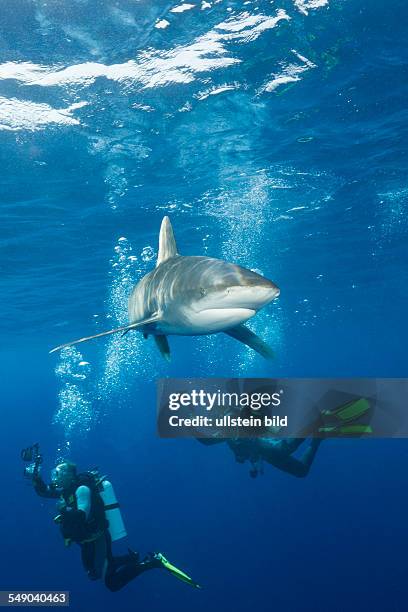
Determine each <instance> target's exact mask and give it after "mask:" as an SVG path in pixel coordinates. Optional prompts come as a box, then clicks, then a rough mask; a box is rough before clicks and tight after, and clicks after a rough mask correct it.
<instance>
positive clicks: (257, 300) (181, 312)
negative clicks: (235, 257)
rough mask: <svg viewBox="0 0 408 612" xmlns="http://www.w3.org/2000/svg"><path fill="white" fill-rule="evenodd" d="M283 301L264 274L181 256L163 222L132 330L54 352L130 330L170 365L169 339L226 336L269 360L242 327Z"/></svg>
mask: <svg viewBox="0 0 408 612" xmlns="http://www.w3.org/2000/svg"><path fill="white" fill-rule="evenodd" d="M278 295H279V288H278V287H277V286H276V285H275V284H274V283H272V282H271V281H269V280H267V279H266V278H264V277H263V276H261V275H260V274H257V273H256V272H252V271H251V270H247V269H246V268H242V267H241V266H237V265H235V264H231V263H227V262H225V261H222V260H220V259H214V258H211V257H190V256H183V255H179V254H178V252H177V246H176V241H175V239H174V234H173V228H172V226H171V223H170V219H169V218H168V217H164V219H163V221H162V224H161V228H160V237H159V255H158V258H157V263H156V268H155V269H154V270H152V271H151V272H149V273H148V274H146V276H144V277H143V278H142V279H141V280H140V281H139V282H138V283H137V285H135V287H134V288H133V291H132V293H131V295H130V297H129V303H128V309H129V321H130V323H129V324H128V325H124V326H122V327H117V328H116V329H111V330H109V331H105V332H102V333H99V334H95V335H94V336H88V337H86V338H80V339H79V340H74V341H73V342H68V343H67V344H62V345H60V346H57V347H56V348H54V349H52V351H50V352H51V353H53V352H54V351H58V350H59V349H62V348H65V347H67V346H71V345H73V344H79V343H80V342H86V341H87V340H93V339H94V338H100V337H101V336H107V335H108V334H115V333H117V332H122V333H127V332H128V331H130V330H132V329H137V330H138V331H140V332H142V333H143V335H144V336H145V338H147V337H148V335H149V334H151V335H153V336H154V339H155V341H156V344H157V347H158V349H159V351H160V352H161V354H162V355H163V357H165V358H166V359H167V360H170V348H169V343H168V341H167V336H168V335H171V334H174V335H178V336H199V335H204V334H216V333H218V332H224V333H225V334H228V335H229V336H232V337H233V338H235V339H236V340H239V341H240V342H243V343H244V344H246V345H247V346H249V347H251V348H252V349H254V350H255V351H257V352H258V353H260V354H261V355H262V356H263V357H265V358H266V359H268V358H271V357H272V350H271V349H270V348H269V346H268V345H267V344H266V343H265V342H263V340H261V338H259V337H258V336H257V335H256V334H254V333H253V332H252V331H251V330H249V329H248V328H247V327H245V325H243V324H244V323H245V322H246V321H248V319H251V318H252V317H253V316H254V315H255V314H256V313H257V312H258V310H260V309H261V308H262V307H263V306H266V304H269V303H270V302H272V300H274V299H275V298H276V297H278Z"/></svg>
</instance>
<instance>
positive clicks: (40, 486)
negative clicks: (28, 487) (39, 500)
mask: <svg viewBox="0 0 408 612" xmlns="http://www.w3.org/2000/svg"><path fill="white" fill-rule="evenodd" d="M33 485H34V491H35V492H36V493H37V495H39V496H40V497H48V498H50V499H57V498H58V497H59V496H60V494H59V492H58V490H57V489H56V488H55V487H53V486H52V485H47V484H46V483H45V482H44V481H43V479H42V478H41V476H40V475H37V476H36V477H35V478H33Z"/></svg>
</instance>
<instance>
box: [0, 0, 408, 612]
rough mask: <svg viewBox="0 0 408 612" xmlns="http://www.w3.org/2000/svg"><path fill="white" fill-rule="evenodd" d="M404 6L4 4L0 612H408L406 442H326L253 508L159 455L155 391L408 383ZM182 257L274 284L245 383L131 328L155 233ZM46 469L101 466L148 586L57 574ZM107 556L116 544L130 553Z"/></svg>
mask: <svg viewBox="0 0 408 612" xmlns="http://www.w3.org/2000/svg"><path fill="white" fill-rule="evenodd" d="M407 12H408V11H407V8H406V4H405V3H404V2H402V1H401V0H395V1H394V2H393V3H384V2H380V1H379V0H371V1H370V2H367V1H365V2H364V1H362V0H349V1H346V0H337V1H336V0H329V1H327V0H275V1H274V2H269V1H268V2H267V1H264V0H259V1H258V0H249V1H248V0H247V1H244V2H242V1H241V2H238V1H234V0H231V1H230V0H228V1H227V0H215V1H214V0H208V1H206V0H203V1H202V2H196V1H195V0H191V3H190V1H189V2H188V3H187V2H186V3H178V2H177V0H175V1H174V2H164V1H162V0H158V1H157V2H155V3H147V2H146V0H141V1H139V2H134V1H133V0H120V1H116V2H114V1H113V0H111V1H108V0H104V1H97V2H91V1H87V0H76V1H74V0H71V1H68V2H64V3H62V2H57V1H55V0H47V1H45V0H26V1H23V0H16V1H13V2H11V1H10V0H5V1H4V2H3V3H2V6H1V13H2V18H1V23H0V144H1V146H0V156H1V168H2V172H1V177H0V203H1V228H2V238H1V241H0V270H1V295H2V300H1V313H0V321H1V328H2V336H1V337H2V343H1V347H0V358H1V372H2V376H1V380H2V391H1V394H2V396H1V430H0V443H1V450H2V452H1V457H2V484H3V494H2V496H1V499H2V502H3V503H2V506H1V509H0V530H1V538H2V553H3V562H2V563H1V564H0V567H1V575H0V589H25V590H28V589H37V588H41V589H47V590H50V589H64V590H69V591H71V601H72V604H71V607H72V608H73V609H74V610H78V611H85V610H89V609H90V608H92V609H95V610H96V609H100V610H109V609H115V610H130V609H136V608H138V609H141V610H142V609H144V610H145V609H149V610H150V611H151V612H155V611H156V610H157V611H158V610H163V609H164V608H167V609H168V608H170V609H177V610H179V611H181V612H183V611H184V610H191V609H194V610H197V611H198V612H199V611H201V610H203V611H204V610H208V608H211V609H213V610H217V611H218V610H220V611H221V610H231V609H234V611H235V612H241V611H244V610H245V611H247V610H248V608H251V609H253V610H261V611H263V610H269V609H274V610H278V611H279V612H292V611H303V610H305V611H306V610H307V611H309V610H310V611H315V612H320V611H322V612H326V611H327V610H335V611H344V610H359V611H362V610H367V611H368V610H395V611H400V610H405V609H406V607H407V605H406V601H407V598H408V587H407V582H406V578H405V574H406V548H407V541H408V528H407V521H406V517H407V513H408V497H407V494H406V491H405V487H404V484H405V468H406V465H407V460H408V446H407V444H406V442H405V441H404V440H392V441H391V440H390V441H387V440H383V441H362V440H360V441H357V440H349V441H346V440H339V441H332V440H330V441H327V442H324V444H323V445H322V446H321V449H320V450H319V454H318V455H317V458H316V461H315V463H314V465H313V468H312V471H311V473H310V475H309V476H308V477H307V478H306V479H303V480H297V479H294V478H291V477H290V476H287V475H285V474H282V473H280V472H278V471H276V470H274V469H273V468H272V467H270V466H266V467H265V473H264V475H263V476H261V477H259V478H257V479H256V480H254V479H251V478H250V477H249V475H248V469H249V468H248V465H239V464H237V463H235V460H234V457H233V455H232V453H231V452H230V451H229V450H228V448H227V447H225V446H223V445H220V446H216V447H210V448H206V447H203V446H201V445H200V444H198V443H197V442H196V441H194V440H179V441H175V440H161V439H159V438H158V437H157V435H156V423H155V380H156V379H157V378H158V377H161V376H185V377H193V376H214V375H216V376H272V377H273V376H298V377H299V376H320V377H322V376H382V377H386V376H392V377H403V376H405V375H406V350H405V347H406V345H407V341H408V331H407V324H406V312H407V297H408V289H407V286H408V285H407V265H406V263H407V237H408V220H407V219H408V217H407V206H408V186H407V169H408V168H407V157H406V142H407V114H408V113H407V99H408V96H407V94H408V91H407V90H408V80H407V64H408V57H407V56H408V53H407V47H406V26H405V23H406V21H407V17H408V15H407ZM165 214H167V215H169V216H170V217H171V220H172V223H173V226H174V230H175V233H176V238H177V242H178V246H179V250H180V252H181V253H182V254H191V255H193V254H194V255H211V256H214V257H220V258H223V259H227V260H229V261H234V262H235V263H238V264H241V265H243V266H246V267H249V268H251V269H254V270H257V271H259V272H261V273H262V274H264V275H265V276H266V277H268V278H271V279H272V280H273V281H275V282H276V283H277V284H278V285H279V287H280V289H281V296H280V297H279V299H278V300H277V301H276V302H274V303H273V304H271V305H270V306H269V307H267V308H265V309H264V310H263V311H262V312H261V313H259V314H258V315H257V317H256V318H255V319H254V321H253V325H252V328H253V329H254V330H255V331H257V332H258V333H260V334H261V335H262V337H263V338H264V339H266V340H267V341H268V342H269V343H270V344H271V345H272V346H273V347H274V349H275V352H276V359H275V361H274V362H272V363H269V362H265V361H263V360H262V358H261V357H259V356H258V355H255V354H253V353H252V352H250V351H249V350H248V349H246V348H245V347H241V345H239V344H238V343H237V342H235V341H234V340H232V339H230V338H228V337H226V336H225V337H222V336H221V335H217V336H215V337H202V338H197V337H193V338H178V337H172V338H170V342H171V347H172V362H171V363H170V364H167V363H166V362H165V361H164V360H162V359H161V357H160V355H159V354H158V353H157V351H156V350H155V348H154V346H153V343H152V341H151V339H149V340H147V341H145V340H143V338H142V336H141V335H138V334H136V333H134V334H132V333H129V334H128V335H127V336H125V337H124V338H119V337H113V336H112V337H108V338H106V339H101V340H99V341H96V342H94V343H90V344H87V345H80V346H79V347H78V348H77V349H70V350H68V351H65V352H64V353H61V354H56V355H55V354H54V355H49V354H48V350H49V349H50V348H51V347H52V346H54V345H56V344H59V343H62V342H65V341H68V340H71V339H74V338H76V337H80V336H83V335H88V334H92V333H98V332H99V331H103V330H104V329H108V328H110V327H114V326H117V325H119V324H123V323H125V322H126V319H127V312H126V298H127V295H128V293H129V290H130V288H131V287H132V285H133V283H134V282H136V281H137V280H138V279H139V278H140V277H141V276H142V275H143V274H145V273H146V272H147V271H149V270H150V269H151V268H152V267H153V266H154V263H155V258H156V256H157V241H158V230H159V227H160V222H161V219H162V217H163V216H164V215H165ZM36 441H39V442H40V443H41V446H42V448H43V451H44V454H45V464H44V474H45V475H46V474H47V473H48V470H49V469H51V467H53V465H54V463H55V461H56V460H57V459H60V458H61V457H70V458H71V459H72V460H74V461H76V462H77V463H78V464H79V465H80V466H81V467H82V468H83V469H86V468H88V467H94V466H95V465H98V466H100V468H101V470H102V471H103V472H104V473H105V472H106V473H108V474H109V477H110V478H111V479H112V481H113V482H114V485H115V489H116V492H117V494H118V496H119V498H120V502H121V505H122V508H123V515H124V519H125V522H126V526H127V529H128V533H129V545H131V546H133V547H134V548H136V549H140V550H141V551H142V552H145V551H147V550H163V551H164V552H165V553H166V554H167V555H168V556H169V558H170V559H171V560H172V561H174V562H175V563H177V564H179V565H180V566H181V567H183V568H185V569H186V570H187V571H188V572H189V573H191V574H192V575H193V576H194V577H195V578H196V579H197V580H198V581H200V582H201V583H202V584H203V585H204V589H203V590H202V591H201V592H198V591H193V590H192V589H189V588H188V587H187V586H185V585H183V584H181V583H180V582H178V581H176V580H174V579H172V578H171V577H170V576H168V575H165V574H164V573H160V572H151V573H149V574H146V575H144V576H142V577H140V578H139V579H138V580H137V581H135V582H134V583H132V584H131V585H130V586H128V587H127V588H126V589H125V590H123V591H122V592H120V593H115V594H111V593H109V592H108V591H106V589H104V587H103V585H102V584H99V583H91V582H89V581H88V579H87V578H86V575H85V574H84V571H83V569H82V567H81V565H80V560H79V554H78V550H77V549H76V548H73V547H72V548H70V549H68V550H66V549H64V546H63V543H62V541H61V537H60V534H59V533H58V529H56V528H55V526H54V525H53V522H52V517H53V516H54V513H55V512H54V507H53V503H52V502H47V501H46V500H45V501H43V500H40V499H39V498H37V497H36V496H35V495H34V493H33V492H32V490H30V487H29V486H28V484H27V482H26V481H24V480H23V479H22V476H21V472H22V465H21V462H20V459H19V452H20V449H21V448H22V447H24V446H27V445H28V444H30V443H32V442H36ZM123 546H125V544H123Z"/></svg>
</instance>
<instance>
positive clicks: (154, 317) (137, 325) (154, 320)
mask: <svg viewBox="0 0 408 612" xmlns="http://www.w3.org/2000/svg"><path fill="white" fill-rule="evenodd" d="M159 320H160V314H158V313H156V314H154V315H152V316H151V317H149V318H148V319H144V320H143V321H138V322H137V323H129V325H122V326H121V327H116V328H115V329H109V330H108V331H104V332H101V333H100V334H94V335H93V336H86V337H85V338H79V340H73V341H72V342H67V343H66V344H60V345H59V346H56V347H55V348H53V349H52V350H51V351H50V353H55V351H60V350H61V349H63V348H67V347H68V346H73V345H74V344H80V343H81V342H87V341H88V340H94V339H95V338H101V337H102V336H109V335H110V334H117V333H119V332H123V333H122V335H125V334H127V332H128V331H130V330H131V329H139V328H140V327H144V326H145V325H151V324H152V323H157V321H159Z"/></svg>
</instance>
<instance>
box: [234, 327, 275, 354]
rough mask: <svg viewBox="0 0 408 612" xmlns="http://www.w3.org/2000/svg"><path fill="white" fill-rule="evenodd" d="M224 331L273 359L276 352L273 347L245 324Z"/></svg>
mask: <svg viewBox="0 0 408 612" xmlns="http://www.w3.org/2000/svg"><path fill="white" fill-rule="evenodd" d="M224 333H225V334H228V336H231V337H232V338H235V340H239V342H242V343H243V344H246V345H247V346H249V347H250V348H251V349H253V350H254V351H256V352H257V353H259V354H260V355H262V357H264V358H265V359H273V357H274V354H273V351H272V349H271V348H270V347H269V346H268V345H267V344H266V342H264V341H263V340H261V338H260V337H259V336H257V335H256V334H254V332H253V331H251V330H250V329H248V328H247V327H245V325H237V327H232V328H231V329H227V330H225V332H224Z"/></svg>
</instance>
